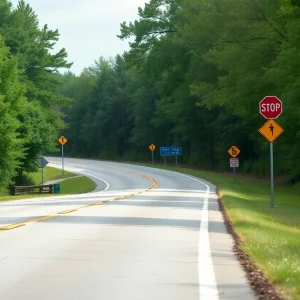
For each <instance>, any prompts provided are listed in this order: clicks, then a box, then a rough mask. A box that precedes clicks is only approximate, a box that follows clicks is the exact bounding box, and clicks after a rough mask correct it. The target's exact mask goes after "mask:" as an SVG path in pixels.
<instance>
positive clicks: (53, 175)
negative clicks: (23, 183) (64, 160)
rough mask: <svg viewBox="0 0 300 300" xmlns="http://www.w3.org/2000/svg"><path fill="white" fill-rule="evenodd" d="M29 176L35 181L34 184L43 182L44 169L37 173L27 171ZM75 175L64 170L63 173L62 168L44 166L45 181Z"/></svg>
mask: <svg viewBox="0 0 300 300" xmlns="http://www.w3.org/2000/svg"><path fill="white" fill-rule="evenodd" d="M27 176H28V177H29V178H30V179H31V180H32V181H33V183H34V184H37V185H38V184H41V183H42V169H39V171H37V172H35V173H27ZM72 176H75V174H74V173H71V172H68V171H64V175H62V171H61V169H56V168H52V167H46V168H44V183H45V182H47V181H50V180H56V179H63V178H68V177H72Z"/></svg>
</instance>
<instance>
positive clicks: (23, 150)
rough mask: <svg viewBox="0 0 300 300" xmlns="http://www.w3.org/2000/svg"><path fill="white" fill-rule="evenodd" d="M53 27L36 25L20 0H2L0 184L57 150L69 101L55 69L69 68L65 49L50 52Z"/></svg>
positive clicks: (13, 180)
mask: <svg viewBox="0 0 300 300" xmlns="http://www.w3.org/2000/svg"><path fill="white" fill-rule="evenodd" d="M58 38H59V33H58V31H57V30H54V31H53V30H50V29H49V28H48V27H47V25H45V26H43V27H42V26H40V24H39V21H38V16H37V15H36V14H35V12H34V11H33V10H32V8H31V7H30V6H29V5H28V4H26V3H25V2H24V1H20V2H19V4H18V6H17V7H16V8H13V7H12V5H11V3H10V2H9V1H7V0H0V116H1V117H0V141H1V142H0V188H1V192H4V191H5V190H6V188H7V187H8V186H9V185H10V184H12V183H18V182H21V181H23V179H24V174H25V173H26V172H30V171H34V170H36V169H37V163H36V161H37V159H38V158H39V156H40V155H41V154H43V153H46V152H51V151H55V149H57V137H58V134H59V133H60V131H61V130H62V128H64V126H65V125H64V120H63V110H64V109H66V108H67V107H68V105H70V104H71V100H70V99H68V98H67V97H64V96H62V95H59V94H58V93H57V92H56V90H57V88H58V86H60V85H61V84H62V78H61V76H60V75H58V70H59V69H61V68H62V70H63V68H67V69H68V68H69V67H70V66H71V64H70V63H68V62H67V53H66V51H65V49H62V50H60V51H59V52H58V53H53V47H54V45H55V43H56V42H57V41H58Z"/></svg>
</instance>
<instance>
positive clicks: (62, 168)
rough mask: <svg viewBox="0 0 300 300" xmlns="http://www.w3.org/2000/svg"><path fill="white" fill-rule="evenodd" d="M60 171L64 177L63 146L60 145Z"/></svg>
mask: <svg viewBox="0 0 300 300" xmlns="http://www.w3.org/2000/svg"><path fill="white" fill-rule="evenodd" d="M61 170H62V175H64V145H61Z"/></svg>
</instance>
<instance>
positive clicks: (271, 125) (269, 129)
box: [259, 120, 284, 143]
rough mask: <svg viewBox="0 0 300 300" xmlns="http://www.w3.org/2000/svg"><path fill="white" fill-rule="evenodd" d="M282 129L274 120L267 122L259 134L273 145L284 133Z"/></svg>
mask: <svg viewBox="0 0 300 300" xmlns="http://www.w3.org/2000/svg"><path fill="white" fill-rule="evenodd" d="M283 131H284V130H283V129H282V127H281V126H280V125H279V124H278V123H276V122H275V121H274V120H269V121H267V122H266V123H265V124H264V125H263V126H262V127H261V128H260V129H259V132H260V133H261V134H262V135H263V136H264V137H265V138H266V139H267V140H268V141H269V142H270V143H273V142H274V141H275V140H276V139H277V138H278V137H279V136H280V135H281V134H282V133H283Z"/></svg>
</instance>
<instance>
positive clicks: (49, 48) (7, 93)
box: [0, 0, 300, 189]
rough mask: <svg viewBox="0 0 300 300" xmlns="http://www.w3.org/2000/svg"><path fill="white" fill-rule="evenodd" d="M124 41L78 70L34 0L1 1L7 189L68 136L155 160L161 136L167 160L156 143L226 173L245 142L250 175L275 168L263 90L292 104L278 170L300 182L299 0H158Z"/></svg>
mask: <svg viewBox="0 0 300 300" xmlns="http://www.w3.org/2000/svg"><path fill="white" fill-rule="evenodd" d="M95 38H99V37H95ZM119 38H120V39H122V40H124V42H128V41H129V42H130V49H129V50H128V51H127V52H125V53H123V54H122V53H120V55H118V56H117V57H114V58H109V59H108V58H103V57H100V58H99V59H96V60H95V63H94V64H93V65H91V66H87V67H86V68H85V69H84V70H83V71H82V72H81V74H80V75H75V74H73V73H72V72H70V71H68V69H69V68H70V67H71V63H69V62H68V61H67V53H66V50H65V49H61V50H60V51H59V52H58V53H55V51H54V50H53V49H54V46H55V44H56V43H57V41H58V39H59V33H58V31H57V30H50V29H49V28H48V26H47V25H44V26H41V24H39V21H38V16H37V15H36V14H35V12H34V11H33V10H32V8H31V7H30V6H29V5H28V4H26V2H25V1H20V2H19V4H18V6H17V7H16V8H13V7H12V5H11V4H10V2H9V1H8V0H0V114H1V119H0V122H1V125H0V136H1V143H0V150H1V151H0V153H1V155H0V187H1V188H2V189H3V188H5V187H7V186H9V185H10V184H11V183H14V182H18V181H20V180H22V177H23V174H24V173H26V172H28V171H32V170H35V169H36V168H37V164H36V160H37V158H38V157H39V156H40V155H43V154H46V153H56V154H57V155H58V152H57V151H59V147H58V143H57V138H58V137H59V135H60V134H64V135H65V136H66V137H67V138H68V141H69V142H68V144H67V145H66V154H67V155H69V156H77V157H90V158H99V159H110V160H127V161H129V160H141V161H146V160H150V157H151V153H150V150H149V149H148V146H149V145H150V144H152V143H153V144H155V145H156V147H157V150H156V151H155V159H156V161H162V159H161V158H160V156H159V147H160V146H170V145H174V146H181V147H182V149H183V156H182V157H181V158H180V160H179V161H180V163H183V164H189V165H194V166H198V167H200V168H205V169H214V170H227V169H228V160H229V155H228V153H227V150H228V148H229V147H230V146H232V145H236V146H238V147H239V148H240V150H241V154H240V160H241V169H242V170H243V171H244V172H248V173H253V174H258V175H267V174H268V172H269V143H268V142H267V141H266V140H265V138H264V137H263V136H261V135H260V134H259V132H258V129H259V128H260V127H261V126H262V125H263V124H264V122H265V119H264V118H263V117H262V116H261V115H260V114H259V112H258V103H259V101H260V100H261V99H263V98H264V97H265V96H266V95H276V96H278V97H279V98H280V99H281V100H282V102H283V109H284V112H283V114H282V115H281V116H280V117H279V119H278V123H279V124H280V125H281V126H282V127H283V128H284V130H285V131H284V133H283V134H282V135H281V136H280V137H279V138H278V139H277V140H276V141H275V142H274V150H275V171H276V174H277V175H279V174H288V175H289V177H290V178H294V179H297V178H298V177H300V158H299V156H298V149H300V126H299V123H300V121H299V116H300V105H299V95H300V75H299V74H300V73H299V69H300V1H297V0H210V1H208V0H197V1H194V0H151V1H149V2H148V3H147V4H145V5H144V6H143V7H141V8H139V9H138V19H137V20H136V21H135V22H129V23H128V22H124V23H122V24H121V27H120V34H119ZM64 69H65V71H64ZM170 162H171V160H170Z"/></svg>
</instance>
